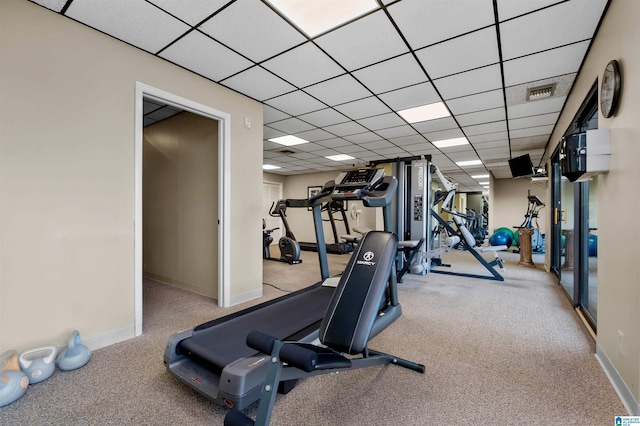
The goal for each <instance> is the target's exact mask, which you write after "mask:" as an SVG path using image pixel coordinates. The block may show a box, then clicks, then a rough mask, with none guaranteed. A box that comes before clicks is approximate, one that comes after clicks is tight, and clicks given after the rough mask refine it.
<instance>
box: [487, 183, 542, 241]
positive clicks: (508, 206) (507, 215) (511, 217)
mask: <svg viewBox="0 0 640 426" xmlns="http://www.w3.org/2000/svg"><path fill="white" fill-rule="evenodd" d="M491 191H492V196H491V203H489V217H490V218H491V226H492V227H491V228H489V235H491V234H493V232H494V231H495V230H496V229H498V228H502V227H506V228H512V229H514V227H516V226H520V225H521V224H522V222H524V219H525V214H526V213H527V209H528V207H529V200H528V199H527V195H528V194H529V191H530V193H531V195H537V196H538V198H540V200H542V202H543V203H545V207H544V208H543V209H542V210H540V213H539V217H538V225H539V227H540V232H541V233H543V234H544V233H547V232H546V224H547V222H548V221H549V215H550V214H551V213H549V211H550V209H549V200H548V199H547V198H548V195H547V185H546V183H542V182H532V181H531V179H527V178H519V179H495V180H494V181H493V182H492V185H491ZM534 224H535V221H534ZM534 226H535V225H534ZM514 230H515V229H514Z"/></svg>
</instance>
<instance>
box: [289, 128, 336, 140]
mask: <svg viewBox="0 0 640 426" xmlns="http://www.w3.org/2000/svg"><path fill="white" fill-rule="evenodd" d="M295 136H297V137H299V138H302V139H304V140H307V141H309V142H317V141H321V140H325V139H333V138H334V137H335V136H333V135H332V134H331V133H329V132H326V131H324V130H322V129H311V130H307V131H304V132H300V133H296V134H295Z"/></svg>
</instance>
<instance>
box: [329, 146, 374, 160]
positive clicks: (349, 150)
mask: <svg viewBox="0 0 640 426" xmlns="http://www.w3.org/2000/svg"><path fill="white" fill-rule="evenodd" d="M336 151H339V152H340V153H341V154H349V155H351V156H352V157H356V158H357V156H356V155H354V154H356V153H357V154H364V155H366V154H365V153H366V152H367V151H363V150H362V147H361V146H359V145H348V146H341V147H339V148H336Z"/></svg>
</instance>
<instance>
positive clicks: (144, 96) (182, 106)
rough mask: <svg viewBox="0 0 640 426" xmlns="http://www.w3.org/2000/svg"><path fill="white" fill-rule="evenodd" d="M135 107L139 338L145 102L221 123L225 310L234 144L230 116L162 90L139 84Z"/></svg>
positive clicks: (220, 251)
mask: <svg viewBox="0 0 640 426" xmlns="http://www.w3.org/2000/svg"><path fill="white" fill-rule="evenodd" d="M135 99H136V106H135V143H134V145H135V146H134V150H135V152H134V158H135V167H134V170H135V173H134V174H135V179H134V181H135V184H134V212H135V213H134V288H135V291H134V311H135V322H134V329H135V335H136V336H139V335H141V334H142V321H143V318H142V312H143V309H142V280H143V270H144V265H143V207H142V196H143V146H144V141H143V127H144V108H143V104H144V101H145V100H149V101H153V102H156V103H160V104H163V105H168V106H170V107H172V108H175V109H177V110H181V111H187V112H190V113H193V114H196V115H199V116H202V117H205V118H209V119H213V120H216V121H217V123H218V126H217V133H218V144H217V151H218V152H217V158H218V164H217V169H218V171H217V175H218V176H217V178H218V179H217V181H218V185H217V186H218V188H217V189H218V191H217V204H218V206H217V221H216V222H217V223H216V224H217V235H218V238H217V261H218V262H217V263H218V268H217V269H218V270H217V283H218V291H217V293H218V294H217V300H218V305H219V306H221V307H227V306H230V288H229V287H230V258H229V257H230V245H231V243H230V223H229V220H230V217H231V215H230V173H231V169H230V167H231V166H230V155H229V153H230V151H229V146H230V142H231V130H230V122H231V117H230V115H229V114H227V113H225V112H222V111H218V110H216V109H213V108H211V107H208V106H206V105H202V104H199V103H197V102H194V101H192V100H189V99H186V98H182V97H180V96H177V95H174V94H172V93H169V92H165V91H163V90H161V89H157V88H154V87H151V86H148V85H145V84H142V83H136V97H135Z"/></svg>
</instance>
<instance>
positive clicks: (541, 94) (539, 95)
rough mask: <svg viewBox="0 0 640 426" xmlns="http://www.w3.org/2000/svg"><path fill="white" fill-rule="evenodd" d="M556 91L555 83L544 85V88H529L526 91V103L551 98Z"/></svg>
mask: <svg viewBox="0 0 640 426" xmlns="http://www.w3.org/2000/svg"><path fill="white" fill-rule="evenodd" d="M555 91H556V83H551V84H545V85H544V86H538V87H529V88H528V89H527V101H537V100H539V99H546V98H550V97H552V96H553V92H555Z"/></svg>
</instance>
